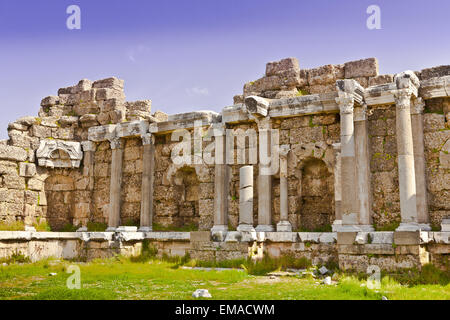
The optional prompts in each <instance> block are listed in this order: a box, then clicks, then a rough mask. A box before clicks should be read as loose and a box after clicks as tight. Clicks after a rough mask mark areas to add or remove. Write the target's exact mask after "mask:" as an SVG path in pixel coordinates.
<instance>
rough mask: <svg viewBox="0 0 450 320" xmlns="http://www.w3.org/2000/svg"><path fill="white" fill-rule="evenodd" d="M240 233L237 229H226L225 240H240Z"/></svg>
mask: <svg viewBox="0 0 450 320" xmlns="http://www.w3.org/2000/svg"><path fill="white" fill-rule="evenodd" d="M241 240H242V233H241V232H239V231H228V232H227V235H226V237H225V242H241Z"/></svg>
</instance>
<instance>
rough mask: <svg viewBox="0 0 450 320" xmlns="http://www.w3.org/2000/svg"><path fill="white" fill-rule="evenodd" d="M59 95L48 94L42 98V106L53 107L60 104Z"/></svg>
mask: <svg viewBox="0 0 450 320" xmlns="http://www.w3.org/2000/svg"><path fill="white" fill-rule="evenodd" d="M58 101H59V97H58V96H48V97H45V98H44V99H42V101H41V107H51V106H54V105H55V104H58Z"/></svg>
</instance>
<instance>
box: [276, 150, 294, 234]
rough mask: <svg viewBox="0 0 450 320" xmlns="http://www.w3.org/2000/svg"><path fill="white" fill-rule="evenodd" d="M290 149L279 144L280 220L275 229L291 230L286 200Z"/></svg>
mask: <svg viewBox="0 0 450 320" xmlns="http://www.w3.org/2000/svg"><path fill="white" fill-rule="evenodd" d="M289 150H290V146H289V145H282V146H280V153H279V154H280V222H278V224H277V231H288V232H291V231H292V225H291V223H290V222H289V202H288V181H287V175H288V164H287V157H288V153H289Z"/></svg>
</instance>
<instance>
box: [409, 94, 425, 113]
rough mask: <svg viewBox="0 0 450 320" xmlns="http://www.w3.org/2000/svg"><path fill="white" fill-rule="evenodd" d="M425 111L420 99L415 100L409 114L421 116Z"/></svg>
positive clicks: (423, 103)
mask: <svg viewBox="0 0 450 320" xmlns="http://www.w3.org/2000/svg"><path fill="white" fill-rule="evenodd" d="M424 109H425V102H424V101H423V99H422V98H417V99H415V100H414V103H413V104H412V108H411V114H422V113H423V110H424Z"/></svg>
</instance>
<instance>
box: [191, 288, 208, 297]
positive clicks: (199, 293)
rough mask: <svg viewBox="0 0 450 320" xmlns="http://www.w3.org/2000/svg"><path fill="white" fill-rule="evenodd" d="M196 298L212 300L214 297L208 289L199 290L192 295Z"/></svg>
mask: <svg viewBox="0 0 450 320" xmlns="http://www.w3.org/2000/svg"><path fill="white" fill-rule="evenodd" d="M192 297H194V298H212V295H211V294H210V293H209V291H208V289H197V290H195V291H194V293H193V294H192Z"/></svg>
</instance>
